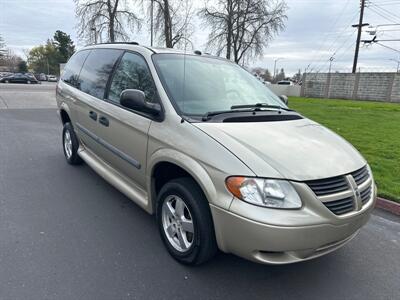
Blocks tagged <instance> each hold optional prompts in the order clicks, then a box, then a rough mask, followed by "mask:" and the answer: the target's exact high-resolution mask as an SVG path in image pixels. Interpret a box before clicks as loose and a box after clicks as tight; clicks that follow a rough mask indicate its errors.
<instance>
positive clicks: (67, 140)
mask: <svg viewBox="0 0 400 300" xmlns="http://www.w3.org/2000/svg"><path fill="white" fill-rule="evenodd" d="M64 149H65V154H66V156H67V158H70V157H71V156H72V139H71V134H70V133H69V131H68V130H66V131H65V133H64Z"/></svg>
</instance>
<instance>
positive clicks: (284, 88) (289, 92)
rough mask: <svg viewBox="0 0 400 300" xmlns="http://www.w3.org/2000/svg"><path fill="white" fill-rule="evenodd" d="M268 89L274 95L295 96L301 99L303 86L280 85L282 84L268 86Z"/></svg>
mask: <svg viewBox="0 0 400 300" xmlns="http://www.w3.org/2000/svg"><path fill="white" fill-rule="evenodd" d="M267 87H268V88H269V89H270V90H271V91H273V92H274V94H276V95H278V96H280V95H285V96H295V97H300V94H301V86H300V85H280V84H268V85H267Z"/></svg>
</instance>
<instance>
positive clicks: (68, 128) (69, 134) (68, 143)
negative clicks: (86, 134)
mask: <svg viewBox="0 0 400 300" xmlns="http://www.w3.org/2000/svg"><path fill="white" fill-rule="evenodd" d="M62 142H63V150H64V156H65V159H66V160H67V162H68V163H69V164H70V165H80V164H81V163H82V158H80V157H79V155H78V149H79V141H78V138H77V136H76V134H75V131H74V128H73V127H72V124H71V123H69V122H67V123H65V124H64V128H63V135H62Z"/></svg>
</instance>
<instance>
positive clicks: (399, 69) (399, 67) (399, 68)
mask: <svg viewBox="0 0 400 300" xmlns="http://www.w3.org/2000/svg"><path fill="white" fill-rule="evenodd" d="M389 60H392V61H394V62H397V73H400V59H393V58H391V59H389Z"/></svg>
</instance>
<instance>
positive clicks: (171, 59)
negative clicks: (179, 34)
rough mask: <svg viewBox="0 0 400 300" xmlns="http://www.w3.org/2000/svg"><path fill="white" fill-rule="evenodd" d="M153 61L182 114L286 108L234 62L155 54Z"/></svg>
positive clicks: (268, 90) (260, 83) (277, 98)
mask: <svg viewBox="0 0 400 300" xmlns="http://www.w3.org/2000/svg"><path fill="white" fill-rule="evenodd" d="M153 62H154V64H155V66H156V69H157V72H158V75H159V77H160V79H161V81H162V84H163V86H164V88H165V89H166V91H167V93H168V96H169V97H170V98H171V101H173V102H174V103H175V104H176V105H177V106H178V108H179V110H180V112H181V113H182V114H184V115H190V116H196V115H204V114H207V113H209V112H214V111H228V110H231V109H232V106H239V105H253V104H258V106H265V107H267V106H278V108H279V107H282V108H287V106H286V105H285V104H284V103H283V102H282V101H281V100H280V99H279V97H277V96H276V95H275V94H274V93H273V92H271V90H270V89H268V88H267V87H266V86H265V85H264V84H263V83H262V82H260V81H259V80H258V79H257V78H255V76H253V75H252V74H250V73H249V72H247V71H246V70H244V69H243V68H242V67H240V66H238V65H237V64H235V63H232V62H229V61H226V60H223V59H218V58H209V57H204V56H199V55H187V54H186V55H185V54H154V55H153ZM260 104H261V105H260Z"/></svg>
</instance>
